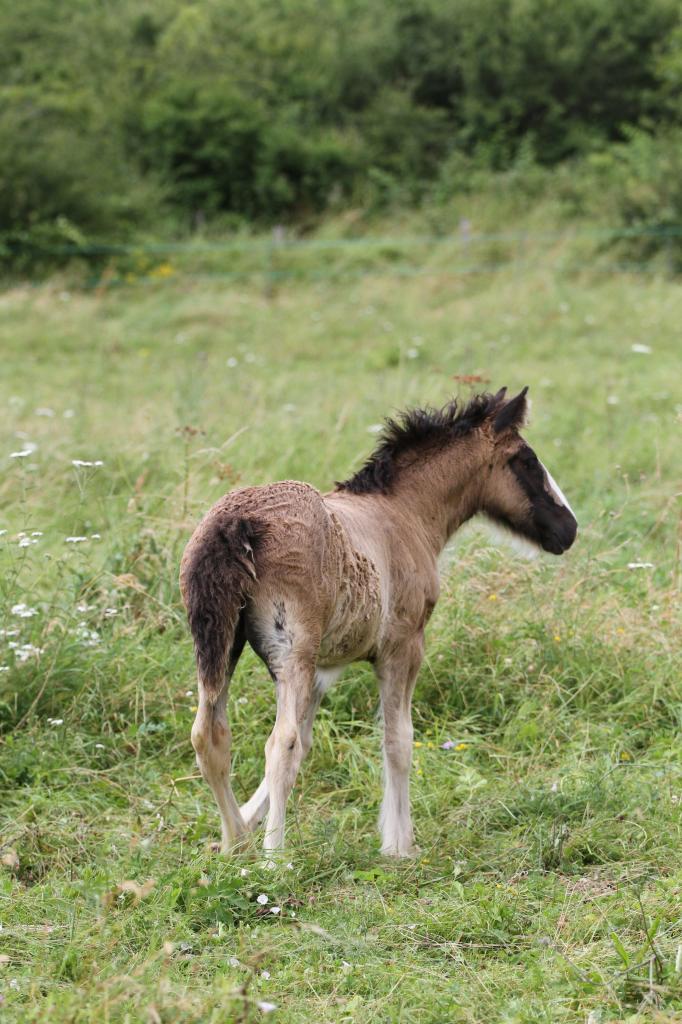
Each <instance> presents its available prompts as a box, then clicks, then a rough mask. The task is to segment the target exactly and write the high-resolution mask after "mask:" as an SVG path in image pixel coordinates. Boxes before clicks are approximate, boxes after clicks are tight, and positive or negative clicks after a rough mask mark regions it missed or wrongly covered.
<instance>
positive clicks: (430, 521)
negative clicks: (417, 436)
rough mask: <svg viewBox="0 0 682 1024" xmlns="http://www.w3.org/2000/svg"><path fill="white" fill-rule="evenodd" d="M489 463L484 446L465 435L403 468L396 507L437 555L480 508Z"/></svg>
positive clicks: (396, 489)
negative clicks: (485, 473)
mask: <svg viewBox="0 0 682 1024" xmlns="http://www.w3.org/2000/svg"><path fill="white" fill-rule="evenodd" d="M485 465H486V455H485V452H484V451H483V447H482V445H480V444H477V443H476V441H475V440H472V439H469V438H462V439H460V440H457V441H455V442H453V443H452V444H451V445H449V446H448V448H447V449H445V450H443V451H442V452H437V453H435V454H433V455H431V456H426V457H425V458H423V459H421V460H418V461H415V462H414V463H413V464H411V465H408V466H404V467H403V468H402V469H401V470H400V472H399V474H398V477H397V479H396V482H395V485H394V488H393V495H392V499H393V504H394V507H395V508H396V509H397V510H398V509H399V510H400V514H401V515H402V516H404V517H405V518H407V519H411V520H412V521H413V522H414V525H415V527H416V528H417V529H419V531H420V532H421V533H422V535H423V536H424V538H425V540H426V543H427V544H428V547H429V548H430V549H431V550H432V551H433V553H434V554H435V555H436V556H437V555H439V554H440V552H441V551H442V550H443V548H444V547H445V545H446V544H447V542H448V540H449V538H450V537H451V536H452V534H453V533H455V531H456V530H458V529H459V527H460V526H462V524H463V523H465V522H466V521H467V520H468V519H470V518H471V517H472V516H473V515H475V514H476V512H478V511H479V509H480V507H481V492H482V486H483V478H484V469H485Z"/></svg>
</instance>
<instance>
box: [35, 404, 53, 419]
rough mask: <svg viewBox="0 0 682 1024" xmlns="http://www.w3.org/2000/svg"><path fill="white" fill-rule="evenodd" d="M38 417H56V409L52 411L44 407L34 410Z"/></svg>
mask: <svg viewBox="0 0 682 1024" xmlns="http://www.w3.org/2000/svg"><path fill="white" fill-rule="evenodd" d="M34 412H35V415H36V416H48V417H50V418H51V417H52V416H54V409H50V408H49V406H42V407H41V408H40V409H35V410H34Z"/></svg>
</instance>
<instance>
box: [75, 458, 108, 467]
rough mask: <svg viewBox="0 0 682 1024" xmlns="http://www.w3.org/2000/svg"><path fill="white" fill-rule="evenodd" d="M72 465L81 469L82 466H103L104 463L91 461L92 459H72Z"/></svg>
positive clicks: (99, 460) (98, 460)
mask: <svg viewBox="0 0 682 1024" xmlns="http://www.w3.org/2000/svg"><path fill="white" fill-rule="evenodd" d="M71 465H72V466H76V467H80V466H86V467H87V466H103V465H104V463H103V462H102V460H101V459H95V460H94V461H91V460H90V459H71Z"/></svg>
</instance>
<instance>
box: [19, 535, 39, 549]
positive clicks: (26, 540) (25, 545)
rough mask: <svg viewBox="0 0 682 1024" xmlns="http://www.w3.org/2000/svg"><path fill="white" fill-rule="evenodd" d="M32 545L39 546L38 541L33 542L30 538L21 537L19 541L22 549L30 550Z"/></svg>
mask: <svg viewBox="0 0 682 1024" xmlns="http://www.w3.org/2000/svg"><path fill="white" fill-rule="evenodd" d="M31 544H37V541H35V540H31V538H30V537H21V538H20V539H19V547H20V548H30V546H31Z"/></svg>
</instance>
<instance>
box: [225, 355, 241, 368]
mask: <svg viewBox="0 0 682 1024" xmlns="http://www.w3.org/2000/svg"><path fill="white" fill-rule="evenodd" d="M238 364H239V360H238V359H235V357H234V356H230V358H229V359H228V360H227V362H226V363H225V365H226V366H229V367H230V368H231V369H234V367H235V366H237V365H238Z"/></svg>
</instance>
